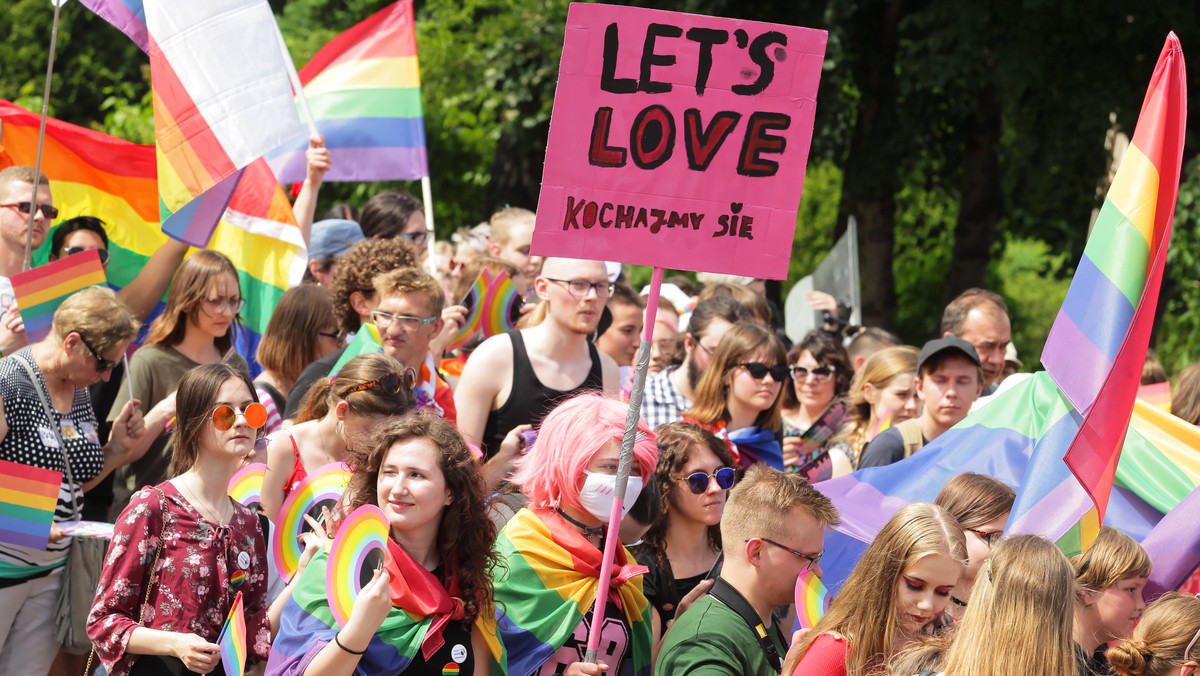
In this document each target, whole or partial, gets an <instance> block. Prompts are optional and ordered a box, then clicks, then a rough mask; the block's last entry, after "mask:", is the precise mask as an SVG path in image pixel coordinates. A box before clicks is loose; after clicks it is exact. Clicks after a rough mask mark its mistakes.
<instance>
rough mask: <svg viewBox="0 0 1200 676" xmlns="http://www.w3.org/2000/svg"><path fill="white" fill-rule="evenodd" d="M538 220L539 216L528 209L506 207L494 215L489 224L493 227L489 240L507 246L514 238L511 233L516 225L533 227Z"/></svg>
mask: <svg viewBox="0 0 1200 676" xmlns="http://www.w3.org/2000/svg"><path fill="white" fill-rule="evenodd" d="M536 220H537V216H536V215H535V214H534V213H533V212H532V211H530V210H528V209H522V208H521V207H505V208H503V209H501V210H500V211H497V212H496V213H494V214H492V218H491V219H490V221H489V222H488V224H489V225H490V226H491V230H490V232H489V234H488V239H490V240H491V241H492V243H493V244H497V245H501V244H507V243H508V240H509V238H510V237H511V236H512V235H511V232H510V231H511V230H512V227H513V226H514V225H522V224H527V225H533V224H534V221H536Z"/></svg>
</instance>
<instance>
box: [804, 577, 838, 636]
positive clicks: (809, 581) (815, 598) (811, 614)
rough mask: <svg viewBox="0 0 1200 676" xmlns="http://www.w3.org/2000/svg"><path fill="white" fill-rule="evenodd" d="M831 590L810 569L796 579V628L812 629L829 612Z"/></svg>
mask: <svg viewBox="0 0 1200 676" xmlns="http://www.w3.org/2000/svg"><path fill="white" fill-rule="evenodd" d="M832 600H833V599H832V598H831V597H830V596H829V590H828V589H826V588H825V583H824V582H821V578H820V577H819V576H817V573H816V572H815V571H813V569H812V568H811V567H810V568H808V569H807V570H805V571H804V573H803V574H801V575H800V577H798V578H796V627H797V628H798V629H812V628H813V627H815V626H817V622H820V621H821V618H822V617H825V613H826V612H828V611H829V602H830V601H832Z"/></svg>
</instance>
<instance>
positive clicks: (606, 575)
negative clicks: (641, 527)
mask: <svg viewBox="0 0 1200 676" xmlns="http://www.w3.org/2000/svg"><path fill="white" fill-rule="evenodd" d="M662 280H663V269H662V268H660V267H658V266H655V268H654V273H653V275H652V276H651V277H650V296H649V298H647V299H646V323H645V326H644V327H643V328H642V344H641V345H640V346H639V347H638V353H637V361H636V362H634V363H635V364H636V366H635V368H636V370H635V371H634V375H633V389H632V390H631V391H630V393H629V413H628V414H626V416H625V436H624V437H622V438H621V461H620V462H619V463H618V464H617V485H616V489H615V490H614V496H613V505H612V512H610V513H609V516H608V533H607V535H605V539H604V559H603V563H601V565H600V579H599V583H600V584H599V586H598V587H597V588H596V602H595V605H593V606H592V629H591V633H590V634H589V635H588V643H587V652H586V653H584V657H583V661H584V662H591V663H593V664H599V663H600V662H599V649H600V631H601V630H602V629H603V628H604V608H605V605H607V602H608V586H609V581H610V580H611V579H612V569H613V561H614V560H616V556H617V547H621V546H623V545H622V544H621V534H620V531H621V517H622V516H624V513H625V487H626V485H627V484H628V483H629V469H630V466H631V465H632V464H633V446H634V440H635V438H636V437H637V428H638V422H639V421H640V420H641V416H642V391H643V390H644V389H645V387H646V373H647V372H648V370H649V368H648V367H649V366H650V342H651V339H652V338H653V337H654V317H655V315H656V314H657V313H658V293H659V291H660V290H661V289H662ZM609 666H612V665H609Z"/></svg>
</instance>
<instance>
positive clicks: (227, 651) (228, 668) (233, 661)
mask: <svg viewBox="0 0 1200 676" xmlns="http://www.w3.org/2000/svg"><path fill="white" fill-rule="evenodd" d="M217 645H218V646H220V648H221V666H223V667H224V668H225V676H242V675H243V674H245V673H246V613H245V611H244V610H243V608H242V592H238V593H237V596H235V597H234V598H233V607H232V608H230V609H229V616H228V617H226V618H225V626H224V627H222V628H221V635H220V636H218V637H217Z"/></svg>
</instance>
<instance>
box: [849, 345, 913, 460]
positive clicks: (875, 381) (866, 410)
mask: <svg viewBox="0 0 1200 676" xmlns="http://www.w3.org/2000/svg"><path fill="white" fill-rule="evenodd" d="M916 372H917V348H915V347H910V346H908V345H901V346H898V347H888V348H884V349H882V350H880V351H878V352H876V353H875V354H873V355H871V356H870V357H868V358H867V361H866V362H864V363H863V367H862V371H860V372H859V374H858V375H857V376H855V378H854V382H853V383H851V386H850V420H849V421H847V422H846V423H845V424H844V425H842V428H841V429H840V430H839V431H838V438H837V439H835V442H836V441H844V442H846V444H847V445H848V446H850V452H851V454H852V457H851V460H853V461H854V466H855V467H857V466H858V460H859V458H860V457H861V456H862V451H863V449H864V448H866V446H867V442H868V441H870V439H868V438H867V434H869V433H870V429H869V427H870V424H871V410H872V409H873V408H874V407H873V406H872V405H871V402H869V401H867V396H866V393H865V392H864V389H865V386H866V384H867V383H870V384H871V387H874V388H875V389H876V390H882V389H883V388H884V387H887V384H888V382H889V381H890V380H891V379H892V378H895V377H896V376H899V375H903V374H905V373H912V374H914V376H915V374H916Z"/></svg>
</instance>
